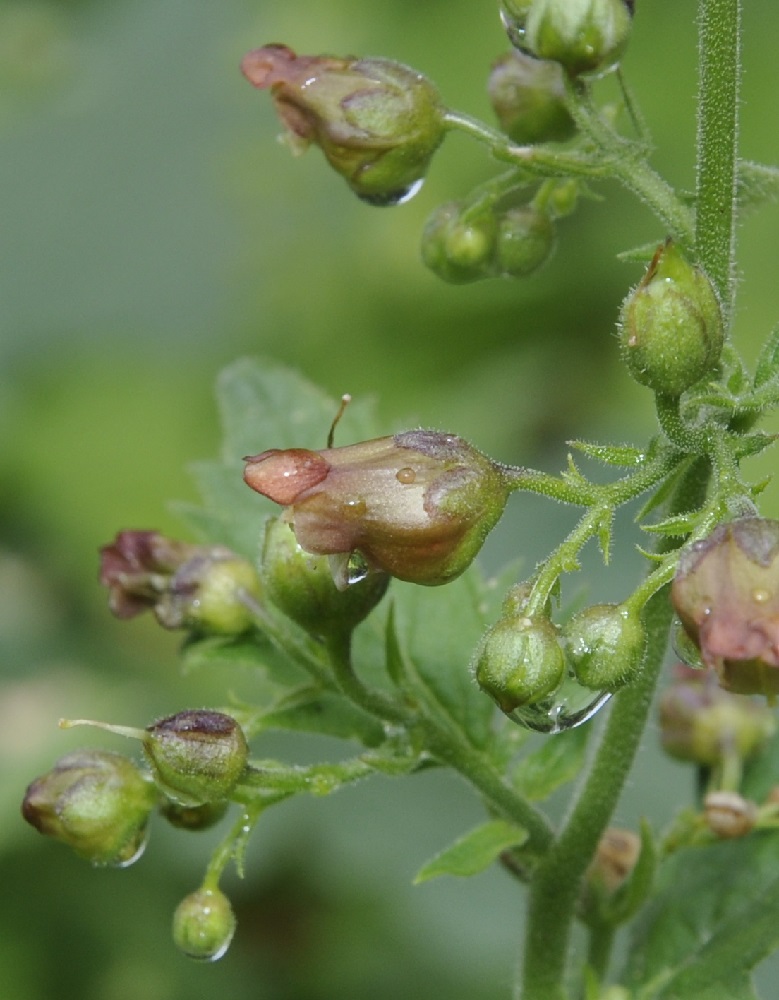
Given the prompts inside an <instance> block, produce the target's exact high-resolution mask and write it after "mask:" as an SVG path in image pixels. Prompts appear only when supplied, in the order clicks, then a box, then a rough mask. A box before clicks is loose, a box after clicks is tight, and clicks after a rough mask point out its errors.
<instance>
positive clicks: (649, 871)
mask: <svg viewBox="0 0 779 1000" xmlns="http://www.w3.org/2000/svg"><path fill="white" fill-rule="evenodd" d="M657 864H658V856H657V847H656V845H655V837H654V833H653V832H652V827H651V826H650V825H649V823H647V822H646V821H645V820H644V821H643V822H642V823H641V853H640V854H639V855H638V861H637V862H636V864H635V865H634V867H633V870H632V871H631V873H630V875H629V876H628V878H627V880H626V881H625V882H624V883H623V884H622V885H621V886H620V887H619V889H618V890H617V891H616V892H615V893H614V896H613V897H612V898H611V899H609V900H608V901H607V904H606V907H605V917H606V919H607V920H608V922H609V923H611V924H613V925H614V926H617V925H618V924H623V923H625V922H626V921H627V920H630V918H631V917H632V916H633V915H634V914H635V913H638V911H639V910H640V909H641V907H642V906H643V905H644V903H645V902H646V900H647V898H648V897H649V894H650V892H651V891H652V886H653V884H654V880H655V873H656V871H657Z"/></svg>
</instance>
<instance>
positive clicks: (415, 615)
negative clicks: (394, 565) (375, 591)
mask: <svg viewBox="0 0 779 1000" xmlns="http://www.w3.org/2000/svg"><path fill="white" fill-rule="evenodd" d="M515 570H516V567H515V568H514V569H513V570H509V571H507V572H506V574H504V578H503V580H502V582H499V581H498V580H492V581H485V579H484V577H483V576H482V573H481V571H480V569H479V567H478V566H477V565H476V564H474V565H473V566H471V567H470V568H469V569H468V570H466V572H465V573H463V575H462V576H460V577H458V578H457V579H456V580H453V581H452V583H448V584H446V592H445V593H442V588H439V587H415V586H414V585H413V584H409V583H401V584H398V585H397V586H396V587H394V590H393V594H394V605H395V606H394V614H395V622H396V625H397V641H398V644H399V649H400V650H401V651H402V655H403V656H404V658H405V662H406V663H407V664H408V667H409V669H410V670H412V671H413V672H414V674H415V675H416V679H418V680H419V681H421V682H422V684H423V685H424V686H425V688H426V689H427V691H428V693H429V694H430V695H431V696H432V697H433V699H434V700H435V701H436V702H437V703H438V705H439V706H440V707H441V708H443V709H444V711H445V712H446V713H447V714H448V715H449V717H450V718H451V719H452V721H453V722H455V724H456V725H457V726H458V727H459V728H460V729H461V730H462V731H463V732H464V734H465V735H466V736H467V738H468V739H469V741H470V742H471V743H472V744H473V745H474V746H477V747H484V746H486V744H487V742H488V740H489V738H490V735H491V725H490V723H491V720H492V718H493V715H494V711H495V709H494V705H493V702H492V700H491V699H490V698H489V697H488V696H487V695H486V694H484V692H483V691H481V690H480V689H479V688H478V687H477V685H476V683H475V682H474V679H473V674H472V672H471V667H470V661H471V656H472V653H473V650H474V649H475V647H476V645H477V643H478V641H479V639H480V638H481V635H482V633H483V632H484V630H485V629H486V627H487V625H488V624H490V623H491V622H492V621H494V620H495V619H496V618H497V617H498V614H499V611H500V606H501V604H502V602H503V598H504V596H505V591H506V590H507V589H508V586H509V585H510V582H513V580H514V579H516V572H515Z"/></svg>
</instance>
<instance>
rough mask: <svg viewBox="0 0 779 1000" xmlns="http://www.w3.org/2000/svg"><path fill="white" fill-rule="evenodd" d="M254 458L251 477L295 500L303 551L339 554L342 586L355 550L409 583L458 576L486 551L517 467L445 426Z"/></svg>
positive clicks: (372, 566)
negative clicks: (509, 467)
mask: <svg viewBox="0 0 779 1000" xmlns="http://www.w3.org/2000/svg"><path fill="white" fill-rule="evenodd" d="M246 462H247V463H248V464H247V466H246V470H245V472H244V479H245V480H246V482H247V484H248V485H249V486H251V488H252V489H253V490H256V491H257V492H258V493H262V494H263V495H264V496H267V497H269V498H270V499H271V500H274V501H275V502H276V503H280V504H282V505H286V506H287V507H288V509H287V512H286V515H285V516H286V518H287V520H288V521H289V522H290V524H291V525H292V527H293V529H294V531H295V536H296V538H297V541H298V544H299V545H300V546H301V548H303V549H305V551H306V552H311V553H313V554H315V555H329V556H338V557H340V562H339V567H340V572H334V577H335V579H336V584H337V585H339V586H340V587H344V588H345V587H346V586H347V585H348V584H349V583H350V582H351V581H350V579H349V575H348V569H347V562H348V560H349V558H350V557H351V556H352V555H353V554H354V553H357V554H359V556H360V557H361V558H362V560H364V563H365V566H366V567H367V569H368V570H379V571H383V572H385V573H389V574H390V575H391V576H395V577H397V578H398V579H400V580H407V581H409V582H411V583H421V584H426V585H430V586H435V585H437V584H442V583H447V582H448V581H449V580H452V579H454V578H455V577H456V576H459V575H460V573H462V572H463V570H465V569H466V568H467V567H468V566H469V565H470V563H471V561H472V560H473V558H474V556H475V555H476V553H477V552H478V550H479V549H480V548H481V546H482V543H483V542H484V539H485V538H486V536H487V534H488V533H489V531H490V530H491V529H492V528H493V527H494V525H495V524H496V522H497V521H498V518H499V517H500V515H501V514H502V513H503V508H504V506H505V503H506V499H507V497H508V494H509V492H510V476H509V470H507V469H505V468H504V467H502V466H500V465H498V464H496V463H495V462H492V461H490V459H488V458H487V457H486V456H485V455H482V454H481V452H479V451H477V450H476V449H475V448H473V447H471V445H469V444H467V442H465V441H463V439H462V438H459V437H456V436H455V435H453V434H442V433H439V432H437V431H425V430H418V431H407V432H406V433H404V434H396V435H395V436H394V437H385V438H377V439H375V440H373V441H364V442H362V443H361V444H354V445H348V446H346V447H343V448H327V449H325V450H324V451H319V452H313V451H306V450H304V449H300V448H295V449H290V450H288V451H276V450H271V451H265V452H262V453H261V454H259V455H256V456H253V457H250V458H247V459H246ZM312 470H316V473H315V474H314V473H312ZM290 484H295V485H292V486H291V485H290ZM297 486H300V489H299V491H297V492H296V489H297ZM364 575H365V572H364V571H363V572H362V573H361V578H362V577H364Z"/></svg>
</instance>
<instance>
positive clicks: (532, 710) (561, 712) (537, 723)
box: [509, 681, 612, 735]
mask: <svg viewBox="0 0 779 1000" xmlns="http://www.w3.org/2000/svg"><path fill="white" fill-rule="evenodd" d="M611 695H612V692H611V691H601V692H599V693H595V694H593V692H592V691H590V690H588V689H587V688H583V687H581V686H580V685H579V684H576V682H574V681H566V683H564V684H563V686H562V687H561V688H560V690H559V691H557V692H555V694H554V696H553V697H552V698H549V699H547V700H546V701H543V702H540V703H539V704H536V705H525V706H522V707H521V708H517V709H515V710H514V711H513V712H511V713H509V718H510V719H511V720H512V721H513V722H517V723H519V725H521V726H525V727H526V728H527V729H532V730H533V731H534V732H536V733H547V734H550V735H554V734H556V733H564V732H566V731H567V730H569V729H576V728H577V726H582V725H584V723H585V722H589V721H590V719H592V718H593V717H594V716H595V715H597V713H598V712H599V711H600V710H601V709H602V708H603V706H604V705H605V704H606V702H607V701H608V700H609V699H610V698H611Z"/></svg>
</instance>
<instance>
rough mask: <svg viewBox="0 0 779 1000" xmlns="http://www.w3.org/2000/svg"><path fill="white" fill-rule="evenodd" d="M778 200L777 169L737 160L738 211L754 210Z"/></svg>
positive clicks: (778, 169) (778, 171) (763, 164)
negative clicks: (768, 202)
mask: <svg viewBox="0 0 779 1000" xmlns="http://www.w3.org/2000/svg"><path fill="white" fill-rule="evenodd" d="M777 198H779V167H772V166H768V164H766V163H753V162H752V161H751V160H739V161H738V164H737V165H736V201H737V202H738V207H739V208H740V209H742V210H743V209H750V208H756V207H757V206H758V205H762V204H764V203H765V202H767V201H776V199H777Z"/></svg>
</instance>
